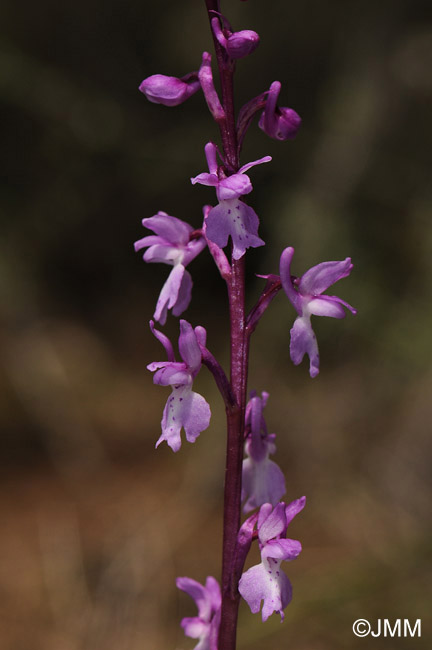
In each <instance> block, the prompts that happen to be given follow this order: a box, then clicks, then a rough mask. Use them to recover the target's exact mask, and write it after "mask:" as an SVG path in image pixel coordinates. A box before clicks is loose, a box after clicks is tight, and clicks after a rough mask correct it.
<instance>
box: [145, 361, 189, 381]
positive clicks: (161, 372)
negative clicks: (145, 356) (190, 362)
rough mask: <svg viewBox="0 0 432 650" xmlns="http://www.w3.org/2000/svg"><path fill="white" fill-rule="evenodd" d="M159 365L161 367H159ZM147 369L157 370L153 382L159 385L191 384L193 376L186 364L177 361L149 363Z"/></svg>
mask: <svg viewBox="0 0 432 650" xmlns="http://www.w3.org/2000/svg"><path fill="white" fill-rule="evenodd" d="M157 366H159V369H157ZM147 369H148V370H150V371H151V372H153V371H154V370H156V372H155V374H154V377H153V383H154V384H158V385H159V386H191V385H192V376H191V373H190V372H189V370H188V369H187V368H186V364H184V363H179V362H177V361H175V362H170V361H166V362H154V363H149V365H148V366H147Z"/></svg>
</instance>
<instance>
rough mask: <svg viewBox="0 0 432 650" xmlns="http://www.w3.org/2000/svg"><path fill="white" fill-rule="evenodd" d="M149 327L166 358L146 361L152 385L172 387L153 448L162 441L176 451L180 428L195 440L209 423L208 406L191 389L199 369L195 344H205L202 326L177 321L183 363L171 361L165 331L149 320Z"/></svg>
mask: <svg viewBox="0 0 432 650" xmlns="http://www.w3.org/2000/svg"><path fill="white" fill-rule="evenodd" d="M150 329H151V331H152V333H153V334H154V336H155V337H156V338H157V339H158V341H159V342H160V343H162V345H163V346H164V348H165V350H166V353H167V356H168V361H154V362H153V363H149V365H148V366H147V369H148V370H150V371H151V372H154V373H155V374H154V377H153V383H154V384H158V385H159V386H171V388H172V393H171V395H170V396H169V397H168V400H167V403H166V404H165V408H164V411H163V416H162V422H161V427H162V434H161V436H160V437H159V440H158V441H157V443H156V447H158V446H159V445H160V443H161V442H162V441H163V440H166V442H167V444H168V445H169V446H170V447H171V449H172V450H173V451H178V450H179V449H180V447H181V438H180V432H181V429H182V428H183V429H184V430H185V433H186V440H187V441H188V442H195V440H196V439H197V438H198V436H199V434H200V433H201V432H202V431H204V430H205V429H207V427H208V425H209V424H210V415H211V413H210V406H209V405H208V404H207V402H206V400H205V399H204V397H202V395H199V394H198V393H195V392H193V390H192V384H193V381H194V379H195V377H196V376H197V374H198V372H199V370H200V368H201V361H202V359H201V350H200V347H199V346H200V345H202V346H205V343H206V336H207V333H206V331H205V329H204V327H201V326H198V327H195V329H193V327H192V325H191V324H190V323H188V322H187V321H186V320H180V336H179V340H178V347H179V352H180V356H181V358H182V359H183V362H179V361H176V360H175V357H174V350H173V346H172V344H171V341H170V340H169V338H168V337H167V336H165V334H163V333H162V332H159V331H158V330H156V329H155V328H154V323H153V321H150Z"/></svg>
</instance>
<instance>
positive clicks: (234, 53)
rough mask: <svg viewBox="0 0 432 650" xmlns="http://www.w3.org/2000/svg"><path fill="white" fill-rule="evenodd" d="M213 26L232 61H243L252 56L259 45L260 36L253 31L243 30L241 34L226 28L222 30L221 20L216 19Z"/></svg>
mask: <svg viewBox="0 0 432 650" xmlns="http://www.w3.org/2000/svg"><path fill="white" fill-rule="evenodd" d="M222 20H223V18H222ZM224 22H225V21H224ZM211 26H212V29H213V33H214V35H215V36H216V38H217V40H218V42H219V43H220V44H221V45H222V47H223V48H224V49H225V50H226V53H227V54H228V56H229V57H230V58H231V59H242V58H243V57H245V56H248V55H249V54H251V53H252V52H253V51H254V50H255V49H256V48H257V47H258V45H259V36H258V34H257V33H256V32H254V31H252V30H251V29H242V30H241V31H239V32H232V31H231V30H230V29H227V28H226V27H225V29H222V28H221V25H220V20H219V18H216V17H214V18H212V21H211Z"/></svg>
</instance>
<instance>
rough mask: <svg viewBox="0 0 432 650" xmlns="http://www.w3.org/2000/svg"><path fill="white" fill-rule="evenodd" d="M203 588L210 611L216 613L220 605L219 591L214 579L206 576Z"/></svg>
mask: <svg viewBox="0 0 432 650" xmlns="http://www.w3.org/2000/svg"><path fill="white" fill-rule="evenodd" d="M205 588H206V592H207V596H208V599H209V602H211V606H212V609H213V611H215V612H216V611H217V610H218V609H219V608H220V606H221V604H222V596H221V590H220V587H219V583H218V581H217V580H216V578H213V576H207V579H206V583H205Z"/></svg>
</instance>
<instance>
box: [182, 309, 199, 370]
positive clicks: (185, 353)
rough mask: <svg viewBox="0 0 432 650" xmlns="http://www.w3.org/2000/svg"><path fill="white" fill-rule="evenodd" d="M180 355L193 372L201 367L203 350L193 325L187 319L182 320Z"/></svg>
mask: <svg viewBox="0 0 432 650" xmlns="http://www.w3.org/2000/svg"><path fill="white" fill-rule="evenodd" d="M178 345H179V351H180V356H181V358H182V359H183V361H184V362H185V363H186V365H187V366H188V368H189V369H190V370H191V372H195V371H197V370H198V369H199V368H200V367H201V350H200V347H199V345H198V341H197V335H196V333H195V330H194V329H193V327H192V325H191V324H190V323H188V322H187V320H181V321H180V336H179V343H178Z"/></svg>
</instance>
